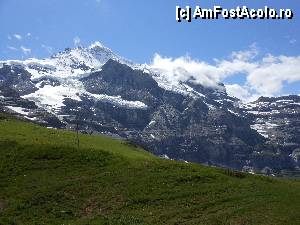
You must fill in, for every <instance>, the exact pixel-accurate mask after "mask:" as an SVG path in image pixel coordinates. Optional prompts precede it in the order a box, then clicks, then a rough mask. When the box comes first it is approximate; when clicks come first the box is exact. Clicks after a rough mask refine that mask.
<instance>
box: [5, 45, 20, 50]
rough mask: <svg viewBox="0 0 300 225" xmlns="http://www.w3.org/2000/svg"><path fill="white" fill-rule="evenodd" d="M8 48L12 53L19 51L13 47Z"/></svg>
mask: <svg viewBox="0 0 300 225" xmlns="http://www.w3.org/2000/svg"><path fill="white" fill-rule="evenodd" d="M7 48H8V49H9V50H12V51H18V49H17V48H15V47H13V46H7Z"/></svg>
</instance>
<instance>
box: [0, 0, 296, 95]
mask: <svg viewBox="0 0 300 225" xmlns="http://www.w3.org/2000/svg"><path fill="white" fill-rule="evenodd" d="M197 4H198V5H200V6H202V7H211V6H213V5H220V6H222V7H223V8H232V7H233V8H235V7H236V6H238V5H241V6H242V5H247V6H248V7H251V8H252V7H253V8H262V7H264V6H265V5H268V6H270V7H273V8H276V9H280V8H290V9H292V10H293V11H294V19H293V20H281V21H277V20H276V21H267V20H256V21H250V20H243V21H241V20H229V21H225V20H218V21H217V20H214V21H203V20H202V21H201V20H197V21H194V22H192V23H185V22H183V23H177V22H176V20H175V6H176V5H180V6H185V5H190V6H195V5H197ZM299 15H300V3H299V1H298V0H285V1H280V0H259V1H258V0H256V1H253V0H251V1H250V0H244V1H242V0H236V1H234V0H223V1H221V0H220V1H212V0H201V1H200V0H198V1H195V0H194V1H191V0H190V1H189V0H185V1H183V0H182V1H179V0H177V1H176V0H164V1H161V0H152V1H141V0H122V1H120V0H47V1H46V0H26V1H24V0H0V26H1V33H0V52H1V54H0V60H6V59H25V58H28V57H38V58H42V57H47V56H49V55H50V54H51V52H53V53H55V52H58V51H61V50H63V49H64V48H66V47H73V46H74V38H75V37H78V38H79V39H80V44H81V45H83V46H87V45H89V44H90V43H92V42H94V41H97V40H99V41H100V42H102V43H103V44H104V45H106V46H108V47H109V48H111V49H112V50H113V51H115V52H117V53H118V54H120V55H121V56H124V57H126V58H128V59H131V60H133V61H135V62H138V63H145V62H146V63H151V62H152V61H153V57H154V54H155V53H158V54H159V55H160V56H162V57H169V58H171V57H172V58H173V59H176V58H178V57H182V56H189V57H190V58H191V59H193V60H195V61H201V62H206V63H208V64H211V65H214V66H216V64H215V59H218V60H229V58H230V57H231V56H232V53H233V52H242V51H245V52H246V51H251V49H252V50H253V46H254V45H255V49H256V50H257V52H258V53H257V54H256V59H255V60H254V59H251V60H252V62H253V61H254V63H256V64H260V60H262V59H264V57H266V56H267V55H272V56H274V57H279V56H281V55H284V56H288V57H291V59H290V60H293V59H294V58H295V57H298V56H299V55H300V54H299V53H300V44H299V43H300V19H299ZM18 35H19V36H18ZM79 39H78V40H79ZM251 46H252V47H251ZM276 59H278V60H280V62H282V60H281V59H279V58H276ZM249 60H250V59H249ZM231 61H232V59H231ZM287 64H289V63H287ZM299 66H300V65H299ZM296 72H297V70H296ZM248 75H249V71H247V72H241V71H238V72H237V73H235V74H230V75H228V76H227V77H226V78H223V80H222V81H223V82H225V83H228V84H238V85H240V86H241V87H244V86H245V85H248V86H249V84H246V82H247V77H248ZM298 76H300V74H299V75H298ZM299 82H300V79H299V80H298V79H297V77H296V79H295V78H294V77H293V79H286V80H283V81H282V84H283V87H281V89H280V91H279V92H278V93H277V94H299V93H300V83H299ZM248 83H249V82H248ZM248 88H249V91H250V92H251V94H252V95H253V94H256V92H257V90H254V89H253V87H252V86H251V87H248ZM254 92H255V93H254ZM258 94H262V92H261V91H260V92H259V93H258Z"/></svg>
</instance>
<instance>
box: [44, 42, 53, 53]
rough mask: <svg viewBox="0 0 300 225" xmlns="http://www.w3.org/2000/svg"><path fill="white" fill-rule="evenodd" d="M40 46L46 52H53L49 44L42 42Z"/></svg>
mask: <svg viewBox="0 0 300 225" xmlns="http://www.w3.org/2000/svg"><path fill="white" fill-rule="evenodd" d="M41 47H42V48H43V49H44V50H46V52H48V53H49V54H52V53H53V48H52V47H51V46H48V45H44V44H42V45H41Z"/></svg>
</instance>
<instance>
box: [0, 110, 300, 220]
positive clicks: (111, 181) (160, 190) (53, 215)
mask: <svg viewBox="0 0 300 225" xmlns="http://www.w3.org/2000/svg"><path fill="white" fill-rule="evenodd" d="M75 137H76V135H75V133H72V132H67V131H59V130H53V129H47V128H43V127H40V126H38V125H34V124H31V123H28V122H22V121H18V120H16V119H13V118H10V117H8V116H6V115H3V114H0V224H1V225H9V224H20V225H27V224H28V225H34V224H37V225H42V224H51V225H55V224H65V225H67V224H71V225H73V224H74V225H85V224H91V225H93V224H94V225H96V224H112V225H118V224H136V225H137V224H138V225H140V224H141V225H143V224H149V225H154V224H168V225H171V224H178V225H181V224H212V225H217V224H232V225H235V224H236V225H247V224H255V225H259V224H270V225H271V224H272V225H274V224H284V225H288V224H289V225H292V224H300V182H299V181H292V180H279V179H272V178H268V177H261V176H253V175H248V174H243V173H239V172H233V171H228V170H223V169H215V168H208V167H204V166H200V165H196V164H185V163H181V162H174V161H168V160H163V159H159V158H156V157H154V156H153V155H151V154H150V153H147V152H145V151H144V150H142V149H139V148H136V147H134V146H132V145H130V144H127V143H125V142H122V141H119V140H113V139H111V138H107V137H96V136H88V135H81V136H80V140H81V143H80V148H79V149H77V147H76V138H75Z"/></svg>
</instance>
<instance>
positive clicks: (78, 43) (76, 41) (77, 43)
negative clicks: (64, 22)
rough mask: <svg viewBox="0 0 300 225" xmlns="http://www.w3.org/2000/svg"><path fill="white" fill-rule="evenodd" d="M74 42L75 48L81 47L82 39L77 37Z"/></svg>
mask: <svg viewBox="0 0 300 225" xmlns="http://www.w3.org/2000/svg"><path fill="white" fill-rule="evenodd" d="M73 42H74V45H75V46H79V45H80V42H81V40H80V38H79V37H78V36H76V37H74V39H73Z"/></svg>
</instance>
